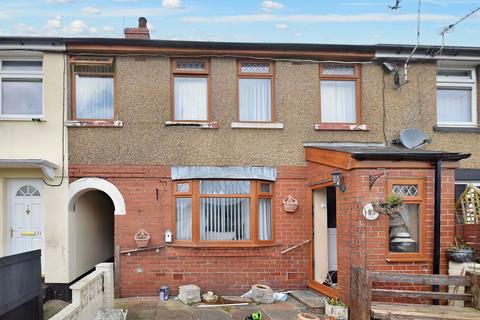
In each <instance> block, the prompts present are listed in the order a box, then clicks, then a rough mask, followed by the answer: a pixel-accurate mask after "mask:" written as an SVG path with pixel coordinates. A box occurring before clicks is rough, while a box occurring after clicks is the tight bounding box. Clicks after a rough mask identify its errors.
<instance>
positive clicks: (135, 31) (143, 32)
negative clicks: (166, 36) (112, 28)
mask: <svg viewBox="0 0 480 320" xmlns="http://www.w3.org/2000/svg"><path fill="white" fill-rule="evenodd" d="M123 32H124V34H125V39H145V40H149V39H150V31H149V30H148V28H147V19H145V18H144V17H140V18H138V28H125V30H124V31H123Z"/></svg>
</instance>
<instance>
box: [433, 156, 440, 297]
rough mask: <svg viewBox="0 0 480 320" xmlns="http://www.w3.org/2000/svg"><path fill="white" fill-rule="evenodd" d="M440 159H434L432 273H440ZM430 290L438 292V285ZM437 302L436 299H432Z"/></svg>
mask: <svg viewBox="0 0 480 320" xmlns="http://www.w3.org/2000/svg"><path fill="white" fill-rule="evenodd" d="M441 196H442V159H441V158H439V159H437V160H436V161H435V204H434V220H433V274H440V232H441V213H442V210H441V209H442V197H441ZM432 291H435V292H438V291H439V287H438V286H432ZM433 304H438V300H433Z"/></svg>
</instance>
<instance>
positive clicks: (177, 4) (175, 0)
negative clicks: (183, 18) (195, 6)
mask: <svg viewBox="0 0 480 320" xmlns="http://www.w3.org/2000/svg"><path fill="white" fill-rule="evenodd" d="M162 7H164V8H167V9H182V8H183V5H182V0H163V1H162Z"/></svg>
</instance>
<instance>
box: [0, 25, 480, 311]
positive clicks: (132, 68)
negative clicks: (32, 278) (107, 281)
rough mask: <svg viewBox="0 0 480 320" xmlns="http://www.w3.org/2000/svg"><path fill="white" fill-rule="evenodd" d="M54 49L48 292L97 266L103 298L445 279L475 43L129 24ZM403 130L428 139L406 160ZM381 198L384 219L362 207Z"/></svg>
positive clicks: (468, 163) (471, 126)
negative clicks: (368, 42) (55, 232)
mask: <svg viewBox="0 0 480 320" xmlns="http://www.w3.org/2000/svg"><path fill="white" fill-rule="evenodd" d="M44 40H45V41H53V40H52V39H50V38H47V39H44ZM56 40H58V41H60V39H56ZM61 41H64V43H65V46H66V52H67V58H66V59H67V64H68V68H67V69H66V73H65V77H66V90H67V95H66V101H67V102H68V108H67V109H66V113H67V115H66V121H65V126H66V127H67V128H68V176H69V189H68V192H69V195H68V203H65V204H64V206H63V210H64V211H65V212H64V215H65V216H67V217H68V242H67V246H68V248H69V251H68V252H69V253H68V259H69V275H70V277H69V278H68V280H66V281H65V282H64V283H65V288H66V287H67V286H68V283H70V282H71V281H72V279H75V278H77V277H80V276H81V275H82V274H84V273H86V272H88V271H89V270H91V269H92V268H93V267H94V266H95V264H96V263H99V262H103V261H106V260H110V259H113V260H115V268H116V274H115V275H116V279H115V281H116V289H117V290H118V292H117V294H118V295H121V296H139V295H140V296H147V295H156V294H158V290H159V288H160V286H163V285H167V286H169V287H170V289H171V290H172V292H173V293H176V291H177V288H178V286H179V285H182V284H188V283H195V284H197V285H199V286H200V287H201V288H202V289H203V290H210V291H215V292H219V293H221V294H227V293H231V294H238V293H242V292H244V291H247V290H248V289H249V288H250V287H251V285H252V284H255V283H264V284H268V285H270V286H271V287H273V288H275V289H283V290H286V289H298V288H305V287H306V286H308V287H310V288H312V289H314V290H317V291H319V292H321V293H323V294H326V295H329V296H333V297H340V298H341V299H342V300H344V301H346V302H349V300H350V285H351V283H350V270H351V267H354V266H360V267H363V268H365V269H367V270H369V271H398V272H410V273H442V274H444V273H447V269H448V265H447V259H446V249H447V246H448V244H449V243H450V242H451V241H452V240H453V238H454V235H455V234H454V226H455V214H454V208H455V187H456V185H458V186H460V185H463V184H466V182H465V181H464V180H469V181H470V180H475V181H477V180H480V178H479V177H477V174H478V172H479V171H478V169H479V168H480V154H479V153H478V152H477V151H476V150H477V149H478V146H477V145H476V144H478V141H477V140H478V139H475V137H476V134H478V130H479V129H478V120H477V119H478V116H477V114H478V110H477V103H478V95H477V90H478V76H477V74H478V67H477V64H478V61H479V60H480V55H479V53H480V49H478V48H451V47H444V48H430V47H419V48H418V49H417V50H416V51H415V52H414V53H413V54H412V51H413V49H414V48H413V47H410V46H390V45H377V46H354V45H322V44H258V43H221V42H216V43H212V42H186V41H163V40H150V39H149V34H148V29H147V28H146V21H145V20H144V19H140V24H139V27H138V28H127V29H126V30H125V39H110V38H109V39H102V38H69V39H61ZM407 60H408V62H407V63H406V61H407ZM59 90H60V89H59ZM2 101H3V100H2ZM34 124H35V123H34ZM409 128H416V129H419V130H421V131H423V132H425V133H426V137H429V138H430V139H431V141H430V143H427V142H428V141H427V140H428V139H423V140H421V141H420V142H419V143H418V145H409V147H411V148H406V147H405V145H406V140H405V139H403V138H402V139H400V133H401V132H402V131H403V130H404V129H409ZM409 132H410V133H411V132H412V131H411V130H410V131H408V130H407V134H408V133H409ZM399 139H400V140H401V141H399ZM414 140H415V139H414ZM409 141H411V140H409ZM463 141H468V146H467V145H466V144H465V145H464V144H463V143H460V142H463ZM402 143H403V145H402ZM412 147H413V148H412ZM470 153H471V156H470ZM32 157H33V156H32ZM460 188H461V187H457V192H459V190H460ZM392 194H394V195H398V196H401V197H403V200H404V202H405V206H404V209H403V211H402V212H401V213H399V214H397V215H395V216H385V215H380V216H378V215H375V214H374V212H373V211H372V210H371V209H369V208H371V207H369V204H372V203H375V202H376V201H377V200H382V199H385V198H386V197H387V196H388V195H392ZM58 214H59V215H61V214H62V213H58ZM4 225H5V224H4ZM7 229H8V228H5V227H4V228H2V235H3V239H5V237H6V235H7V234H8V233H6V231H5V230H7ZM142 230H143V231H145V232H142V234H143V236H146V239H145V238H144V239H142V240H148V245H147V246H146V247H144V248H137V243H136V241H135V235H136V234H137V233H139V232H140V231H142ZM144 242H145V241H144ZM114 256H115V257H114ZM59 290H60V289H59Z"/></svg>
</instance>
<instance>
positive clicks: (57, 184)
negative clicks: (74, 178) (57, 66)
mask: <svg viewBox="0 0 480 320" xmlns="http://www.w3.org/2000/svg"><path fill="white" fill-rule="evenodd" d="M66 56H67V54H66V53H64V54H63V79H62V177H61V179H60V182H59V183H56V184H52V183H48V182H47V181H45V178H44V179H43V183H44V184H46V185H47V186H49V187H59V186H61V185H62V184H63V181H64V180H65V109H66V105H65V93H66V92H65V81H66V73H67V60H66Z"/></svg>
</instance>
